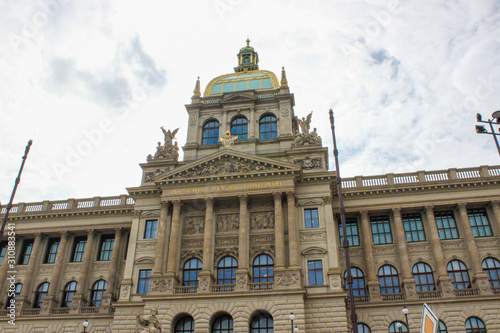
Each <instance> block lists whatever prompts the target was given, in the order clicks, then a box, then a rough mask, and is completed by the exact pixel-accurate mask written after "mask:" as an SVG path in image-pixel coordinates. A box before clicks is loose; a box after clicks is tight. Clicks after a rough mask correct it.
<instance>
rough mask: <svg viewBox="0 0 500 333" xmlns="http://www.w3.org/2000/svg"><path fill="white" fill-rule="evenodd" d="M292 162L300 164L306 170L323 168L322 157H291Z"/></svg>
mask: <svg viewBox="0 0 500 333" xmlns="http://www.w3.org/2000/svg"><path fill="white" fill-rule="evenodd" d="M290 162H291V163H293V164H299V165H300V166H301V167H302V169H304V170H311V169H320V168H321V158H310V157H309V156H306V157H305V158H291V159H290Z"/></svg>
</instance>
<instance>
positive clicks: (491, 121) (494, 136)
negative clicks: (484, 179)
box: [488, 119, 500, 155]
mask: <svg viewBox="0 0 500 333" xmlns="http://www.w3.org/2000/svg"><path fill="white" fill-rule="evenodd" d="M488 124H490V128H491V134H493V138H494V139H495V143H496V145H497V150H498V155H500V144H498V139H497V135H496V133H495V129H494V128H493V120H491V119H488Z"/></svg>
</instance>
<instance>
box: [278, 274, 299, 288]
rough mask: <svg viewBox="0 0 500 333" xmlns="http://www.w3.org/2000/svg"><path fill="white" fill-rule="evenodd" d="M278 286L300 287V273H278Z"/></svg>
mask: <svg viewBox="0 0 500 333" xmlns="http://www.w3.org/2000/svg"><path fill="white" fill-rule="evenodd" d="M275 275H276V286H279V287H299V282H300V280H299V272H297V271H293V272H279V273H278V272H276V273H275Z"/></svg>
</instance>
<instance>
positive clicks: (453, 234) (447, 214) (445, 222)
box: [434, 211, 458, 239]
mask: <svg viewBox="0 0 500 333" xmlns="http://www.w3.org/2000/svg"><path fill="white" fill-rule="evenodd" d="M434 216H435V218H436V226H437V228H438V230H439V238H441V239H456V238H458V229H457V224H456V222H455V217H454V215H453V212H452V211H444V212H435V213H434Z"/></svg>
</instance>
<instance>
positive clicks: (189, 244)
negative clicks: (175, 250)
mask: <svg viewBox="0 0 500 333" xmlns="http://www.w3.org/2000/svg"><path fill="white" fill-rule="evenodd" d="M182 247H183V248H197V247H203V238H199V239H184V240H183V241H182Z"/></svg>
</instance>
